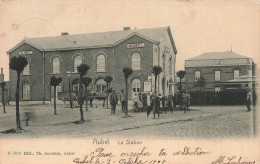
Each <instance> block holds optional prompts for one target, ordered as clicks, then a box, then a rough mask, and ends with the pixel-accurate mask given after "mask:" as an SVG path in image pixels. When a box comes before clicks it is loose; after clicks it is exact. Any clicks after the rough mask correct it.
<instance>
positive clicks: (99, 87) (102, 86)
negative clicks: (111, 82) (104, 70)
mask: <svg viewBox="0 0 260 164" xmlns="http://www.w3.org/2000/svg"><path fill="white" fill-rule="evenodd" d="M106 89H107V85H106V82H105V81H104V79H98V80H97V81H96V92H99V93H103V92H106Z"/></svg>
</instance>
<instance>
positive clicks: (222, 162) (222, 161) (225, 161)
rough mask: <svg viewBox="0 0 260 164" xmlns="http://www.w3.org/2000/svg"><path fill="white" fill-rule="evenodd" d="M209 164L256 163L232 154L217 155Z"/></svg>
mask: <svg viewBox="0 0 260 164" xmlns="http://www.w3.org/2000/svg"><path fill="white" fill-rule="evenodd" d="M211 164H256V162H255V161H246V160H244V159H243V158H242V157H237V156H232V157H226V156H219V157H218V159H217V160H215V161H213V162H212V163H211Z"/></svg>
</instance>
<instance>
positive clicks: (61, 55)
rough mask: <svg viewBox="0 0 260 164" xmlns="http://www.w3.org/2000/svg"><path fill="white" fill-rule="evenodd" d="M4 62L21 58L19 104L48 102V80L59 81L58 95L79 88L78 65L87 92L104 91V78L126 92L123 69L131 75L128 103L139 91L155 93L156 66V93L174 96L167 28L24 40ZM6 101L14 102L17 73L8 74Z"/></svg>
mask: <svg viewBox="0 0 260 164" xmlns="http://www.w3.org/2000/svg"><path fill="white" fill-rule="evenodd" d="M7 53H8V55H9V58H11V57H13V56H19V55H21V56H24V57H26V59H27V60H28V63H29V64H28V66H27V67H26V68H25V69H24V71H23V73H22V75H21V85H20V91H21V94H20V99H21V100H22V101H51V99H52V96H53V95H52V92H53V91H52V89H53V88H52V87H51V86H50V84H49V81H50V78H51V76H57V77H62V79H63V81H62V83H61V84H60V85H59V86H58V87H57V92H59V91H68V90H69V89H68V88H69V82H70V83H71V85H72V90H77V89H78V88H79V83H78V81H79V80H78V79H79V74H78V73H77V66H78V65H80V64H81V63H85V64H87V65H89V66H90V70H89V71H88V73H87V75H86V76H88V77H91V78H92V83H91V85H90V87H89V88H88V89H91V90H92V91H96V92H97V93H102V92H105V90H106V83H105V81H104V77H105V76H106V75H109V76H112V77H113V81H112V82H111V84H110V87H112V88H114V89H115V90H116V92H117V93H119V92H120V90H121V89H125V79H124V74H123V72H122V70H123V68H124V67H131V68H132V69H133V70H134V72H133V74H132V75H131V77H130V78H129V81H128V88H129V98H130V99H131V97H132V95H133V94H135V93H139V92H150V91H152V90H153V88H154V84H155V83H154V82H155V81H154V77H153V75H152V71H151V70H152V67H153V66H155V65H159V66H161V67H162V68H163V72H162V73H161V74H160V75H159V80H158V84H157V86H158V92H160V93H164V94H166V95H167V94H168V92H169V91H170V92H174V74H175V62H176V54H177V49H176V46H175V43H174V40H173V36H172V33H171V30H170V27H160V28H149V29H134V30H131V29H130V28H129V27H127V28H124V29H123V30H122V31H111V32H99V33H87V34H77V35H69V33H62V34H61V36H54V37H42V38H24V39H23V40H22V41H21V42H20V43H18V44H17V45H15V46H14V47H13V48H12V49H10V50H9V51H8V52H7ZM9 70H10V71H9V76H10V77H9V80H10V84H9V93H10V94H9V95H10V101H15V88H16V78H17V77H16V72H15V71H13V70H11V69H9ZM68 72H71V73H70V74H71V78H68V76H67V75H68Z"/></svg>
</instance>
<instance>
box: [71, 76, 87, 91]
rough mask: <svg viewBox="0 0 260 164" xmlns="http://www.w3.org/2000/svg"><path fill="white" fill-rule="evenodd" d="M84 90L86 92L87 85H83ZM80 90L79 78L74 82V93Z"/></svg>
mask: <svg viewBox="0 0 260 164" xmlns="http://www.w3.org/2000/svg"><path fill="white" fill-rule="evenodd" d="M82 86H83V90H85V85H84V84H82ZM78 90H79V78H77V79H75V80H73V81H72V91H78Z"/></svg>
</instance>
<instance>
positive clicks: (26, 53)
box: [18, 51, 33, 55]
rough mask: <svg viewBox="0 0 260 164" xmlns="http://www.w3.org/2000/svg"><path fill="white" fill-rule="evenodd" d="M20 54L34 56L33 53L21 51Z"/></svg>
mask: <svg viewBox="0 0 260 164" xmlns="http://www.w3.org/2000/svg"><path fill="white" fill-rule="evenodd" d="M18 54H19V55H32V54H33V51H20V52H19V53H18Z"/></svg>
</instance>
